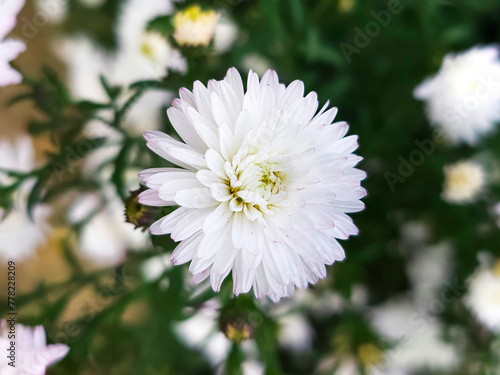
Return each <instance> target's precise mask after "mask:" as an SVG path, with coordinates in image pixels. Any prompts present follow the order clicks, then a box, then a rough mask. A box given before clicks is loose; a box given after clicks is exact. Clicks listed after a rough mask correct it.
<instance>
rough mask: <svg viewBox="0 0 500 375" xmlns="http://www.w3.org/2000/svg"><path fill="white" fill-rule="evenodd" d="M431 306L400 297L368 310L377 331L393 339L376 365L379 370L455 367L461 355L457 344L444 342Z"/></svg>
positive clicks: (398, 370) (439, 325)
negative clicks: (390, 347)
mask: <svg viewBox="0 0 500 375" xmlns="http://www.w3.org/2000/svg"><path fill="white" fill-rule="evenodd" d="M436 301H437V299H436ZM433 306H434V304H429V305H424V307H422V306H421V305H417V304H414V303H413V302H412V301H410V300H407V299H401V300H392V301H389V302H387V303H385V304H384V305H381V306H378V307H376V308H374V309H373V310H372V311H371V322H372V325H373V327H374V328H375V330H376V332H377V333H378V334H379V335H381V336H382V337H383V338H384V339H385V340H388V341H390V342H393V343H395V346H394V347H393V348H392V349H391V350H389V351H388V352H387V353H386V355H385V359H383V360H382V362H381V363H380V364H379V365H377V366H376V367H377V370H378V371H380V373H382V374H386V373H387V374H393V373H394V374H399V373H401V374H405V373H412V372H415V371H424V370H430V371H440V370H441V371H442V370H445V371H449V370H451V369H454V368H457V366H458V365H459V363H460V359H461V355H460V347H459V346H458V345H456V344H455V342H454V341H452V342H447V341H445V340H444V339H443V338H442V337H443V332H444V331H443V324H442V323H441V322H440V321H439V320H438V319H437V318H436V317H435V316H434V315H433V313H432V312H430V311H429V309H430V310H432V308H433ZM456 341H457V342H459V340H456ZM375 373H376V374H377V373H378V372H375ZM424 373H427V372H424Z"/></svg>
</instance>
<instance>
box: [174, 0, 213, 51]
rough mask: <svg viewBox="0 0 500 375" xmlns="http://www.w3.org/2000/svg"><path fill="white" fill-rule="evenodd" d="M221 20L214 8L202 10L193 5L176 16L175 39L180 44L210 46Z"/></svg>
mask: <svg viewBox="0 0 500 375" xmlns="http://www.w3.org/2000/svg"><path fill="white" fill-rule="evenodd" d="M218 21H219V14H218V13H216V12H215V11H213V10H206V11H204V10H202V9H201V7H200V6H199V5H191V6H190V7H188V8H187V9H185V10H183V11H178V12H177V13H176V14H175V16H174V39H175V41H176V42H177V43H178V44H179V45H180V46H192V47H197V46H208V45H209V44H210V41H211V40H212V38H213V36H214V33H215V28H216V27H217V23H218Z"/></svg>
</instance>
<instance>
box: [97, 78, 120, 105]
mask: <svg viewBox="0 0 500 375" xmlns="http://www.w3.org/2000/svg"><path fill="white" fill-rule="evenodd" d="M99 80H100V81H101V85H102V87H103V88H104V91H106V94H107V95H108V97H109V98H110V99H111V100H115V99H116V98H117V97H118V95H120V92H121V87H119V86H110V85H109V83H108V81H107V80H106V77H104V76H103V75H101V76H99Z"/></svg>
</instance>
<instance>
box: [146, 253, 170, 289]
mask: <svg viewBox="0 0 500 375" xmlns="http://www.w3.org/2000/svg"><path fill="white" fill-rule="evenodd" d="M172 266H173V264H172V261H171V260H170V254H162V255H157V256H155V257H151V258H149V259H146V260H145V261H144V262H142V265H141V275H142V278H143V280H145V281H147V282H154V281H156V280H158V279H159V278H160V277H161V276H162V275H163V274H164V273H165V271H167V270H169V269H170V268H172Z"/></svg>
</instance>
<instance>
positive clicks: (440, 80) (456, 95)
mask: <svg viewBox="0 0 500 375" xmlns="http://www.w3.org/2000/svg"><path fill="white" fill-rule="evenodd" d="M498 57H499V56H498V49H497V48H496V47H489V46H488V47H474V48H472V49H470V50H468V51H465V52H462V53H459V54H449V55H447V56H446V57H445V58H444V61H443V65H442V66H441V69H440V71H439V73H438V74H436V75H435V76H434V77H432V78H429V79H427V80H426V81H424V82H423V83H422V84H421V85H420V86H418V87H417V88H416V90H415V92H414V96H415V97H416V98H417V99H420V100H423V101H425V102H426V107H427V115H428V117H429V120H430V121H431V123H432V124H433V125H434V126H437V127H439V128H440V129H441V130H442V131H443V135H444V136H445V138H446V139H447V140H449V141H450V142H451V143H453V144H457V143H460V142H465V143H468V144H470V145H474V144H475V143H477V141H478V140H479V139H480V138H481V136H483V135H485V134H488V133H489V132H491V131H492V130H493V128H494V125H495V124H496V123H497V122H498V121H500V109H499V105H500V85H499V83H500V60H499V58H498Z"/></svg>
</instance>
